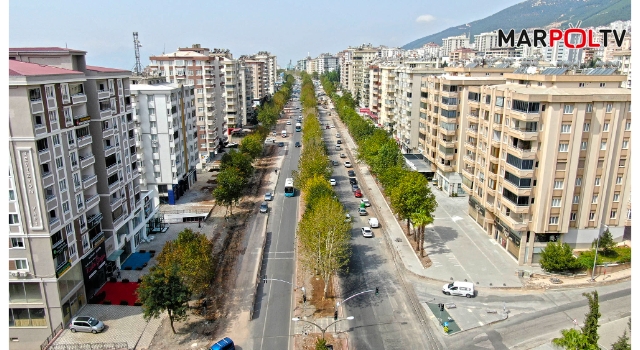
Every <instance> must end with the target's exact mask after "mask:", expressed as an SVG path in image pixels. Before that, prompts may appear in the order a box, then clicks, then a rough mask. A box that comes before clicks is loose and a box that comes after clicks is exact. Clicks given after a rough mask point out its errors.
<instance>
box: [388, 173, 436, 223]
mask: <svg viewBox="0 0 640 350" xmlns="http://www.w3.org/2000/svg"><path fill="white" fill-rule="evenodd" d="M427 185H428V182H427V179H426V178H425V177H424V176H423V175H421V174H420V173H418V172H415V171H407V172H405V174H404V176H403V177H402V178H400V182H399V183H398V184H397V186H395V187H394V188H393V189H392V190H391V196H390V197H391V206H392V207H393V209H394V210H395V211H396V213H398V216H399V217H400V219H403V220H407V231H409V230H410V228H409V224H410V223H411V214H412V213H414V212H416V211H417V210H419V209H420V208H424V210H425V212H426V213H427V214H428V215H431V214H432V213H433V212H434V211H435V209H436V206H437V203H436V200H435V196H434V195H433V193H431V190H430V189H429V187H428V186H427Z"/></svg>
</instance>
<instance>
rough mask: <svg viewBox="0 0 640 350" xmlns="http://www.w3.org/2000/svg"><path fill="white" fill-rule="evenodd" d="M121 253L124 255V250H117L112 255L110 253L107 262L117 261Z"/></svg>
mask: <svg viewBox="0 0 640 350" xmlns="http://www.w3.org/2000/svg"><path fill="white" fill-rule="evenodd" d="M122 253H124V249H118V250H116V251H114V252H113V253H111V255H109V257H108V258H107V260H109V261H116V260H118V257H119V256H120V255H122Z"/></svg>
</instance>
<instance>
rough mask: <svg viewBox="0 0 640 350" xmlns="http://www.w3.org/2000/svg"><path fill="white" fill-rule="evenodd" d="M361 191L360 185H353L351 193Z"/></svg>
mask: <svg viewBox="0 0 640 350" xmlns="http://www.w3.org/2000/svg"><path fill="white" fill-rule="evenodd" d="M359 189H360V187H358V185H351V191H352V192H355V191H357V190H359Z"/></svg>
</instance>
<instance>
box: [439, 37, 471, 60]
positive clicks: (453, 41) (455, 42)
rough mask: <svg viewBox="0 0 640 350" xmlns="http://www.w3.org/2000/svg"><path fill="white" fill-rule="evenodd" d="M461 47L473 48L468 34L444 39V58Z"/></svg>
mask: <svg viewBox="0 0 640 350" xmlns="http://www.w3.org/2000/svg"><path fill="white" fill-rule="evenodd" d="M459 47H468V48H470V47H471V45H470V44H469V37H468V36H467V35H466V34H462V35H457V36H450V37H448V38H444V39H442V55H443V56H449V52H451V51H453V50H455V49H457V48H459Z"/></svg>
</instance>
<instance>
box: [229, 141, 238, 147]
mask: <svg viewBox="0 0 640 350" xmlns="http://www.w3.org/2000/svg"><path fill="white" fill-rule="evenodd" d="M227 148H238V144H237V143H235V142H232V143H230V144H228V145H227Z"/></svg>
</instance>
